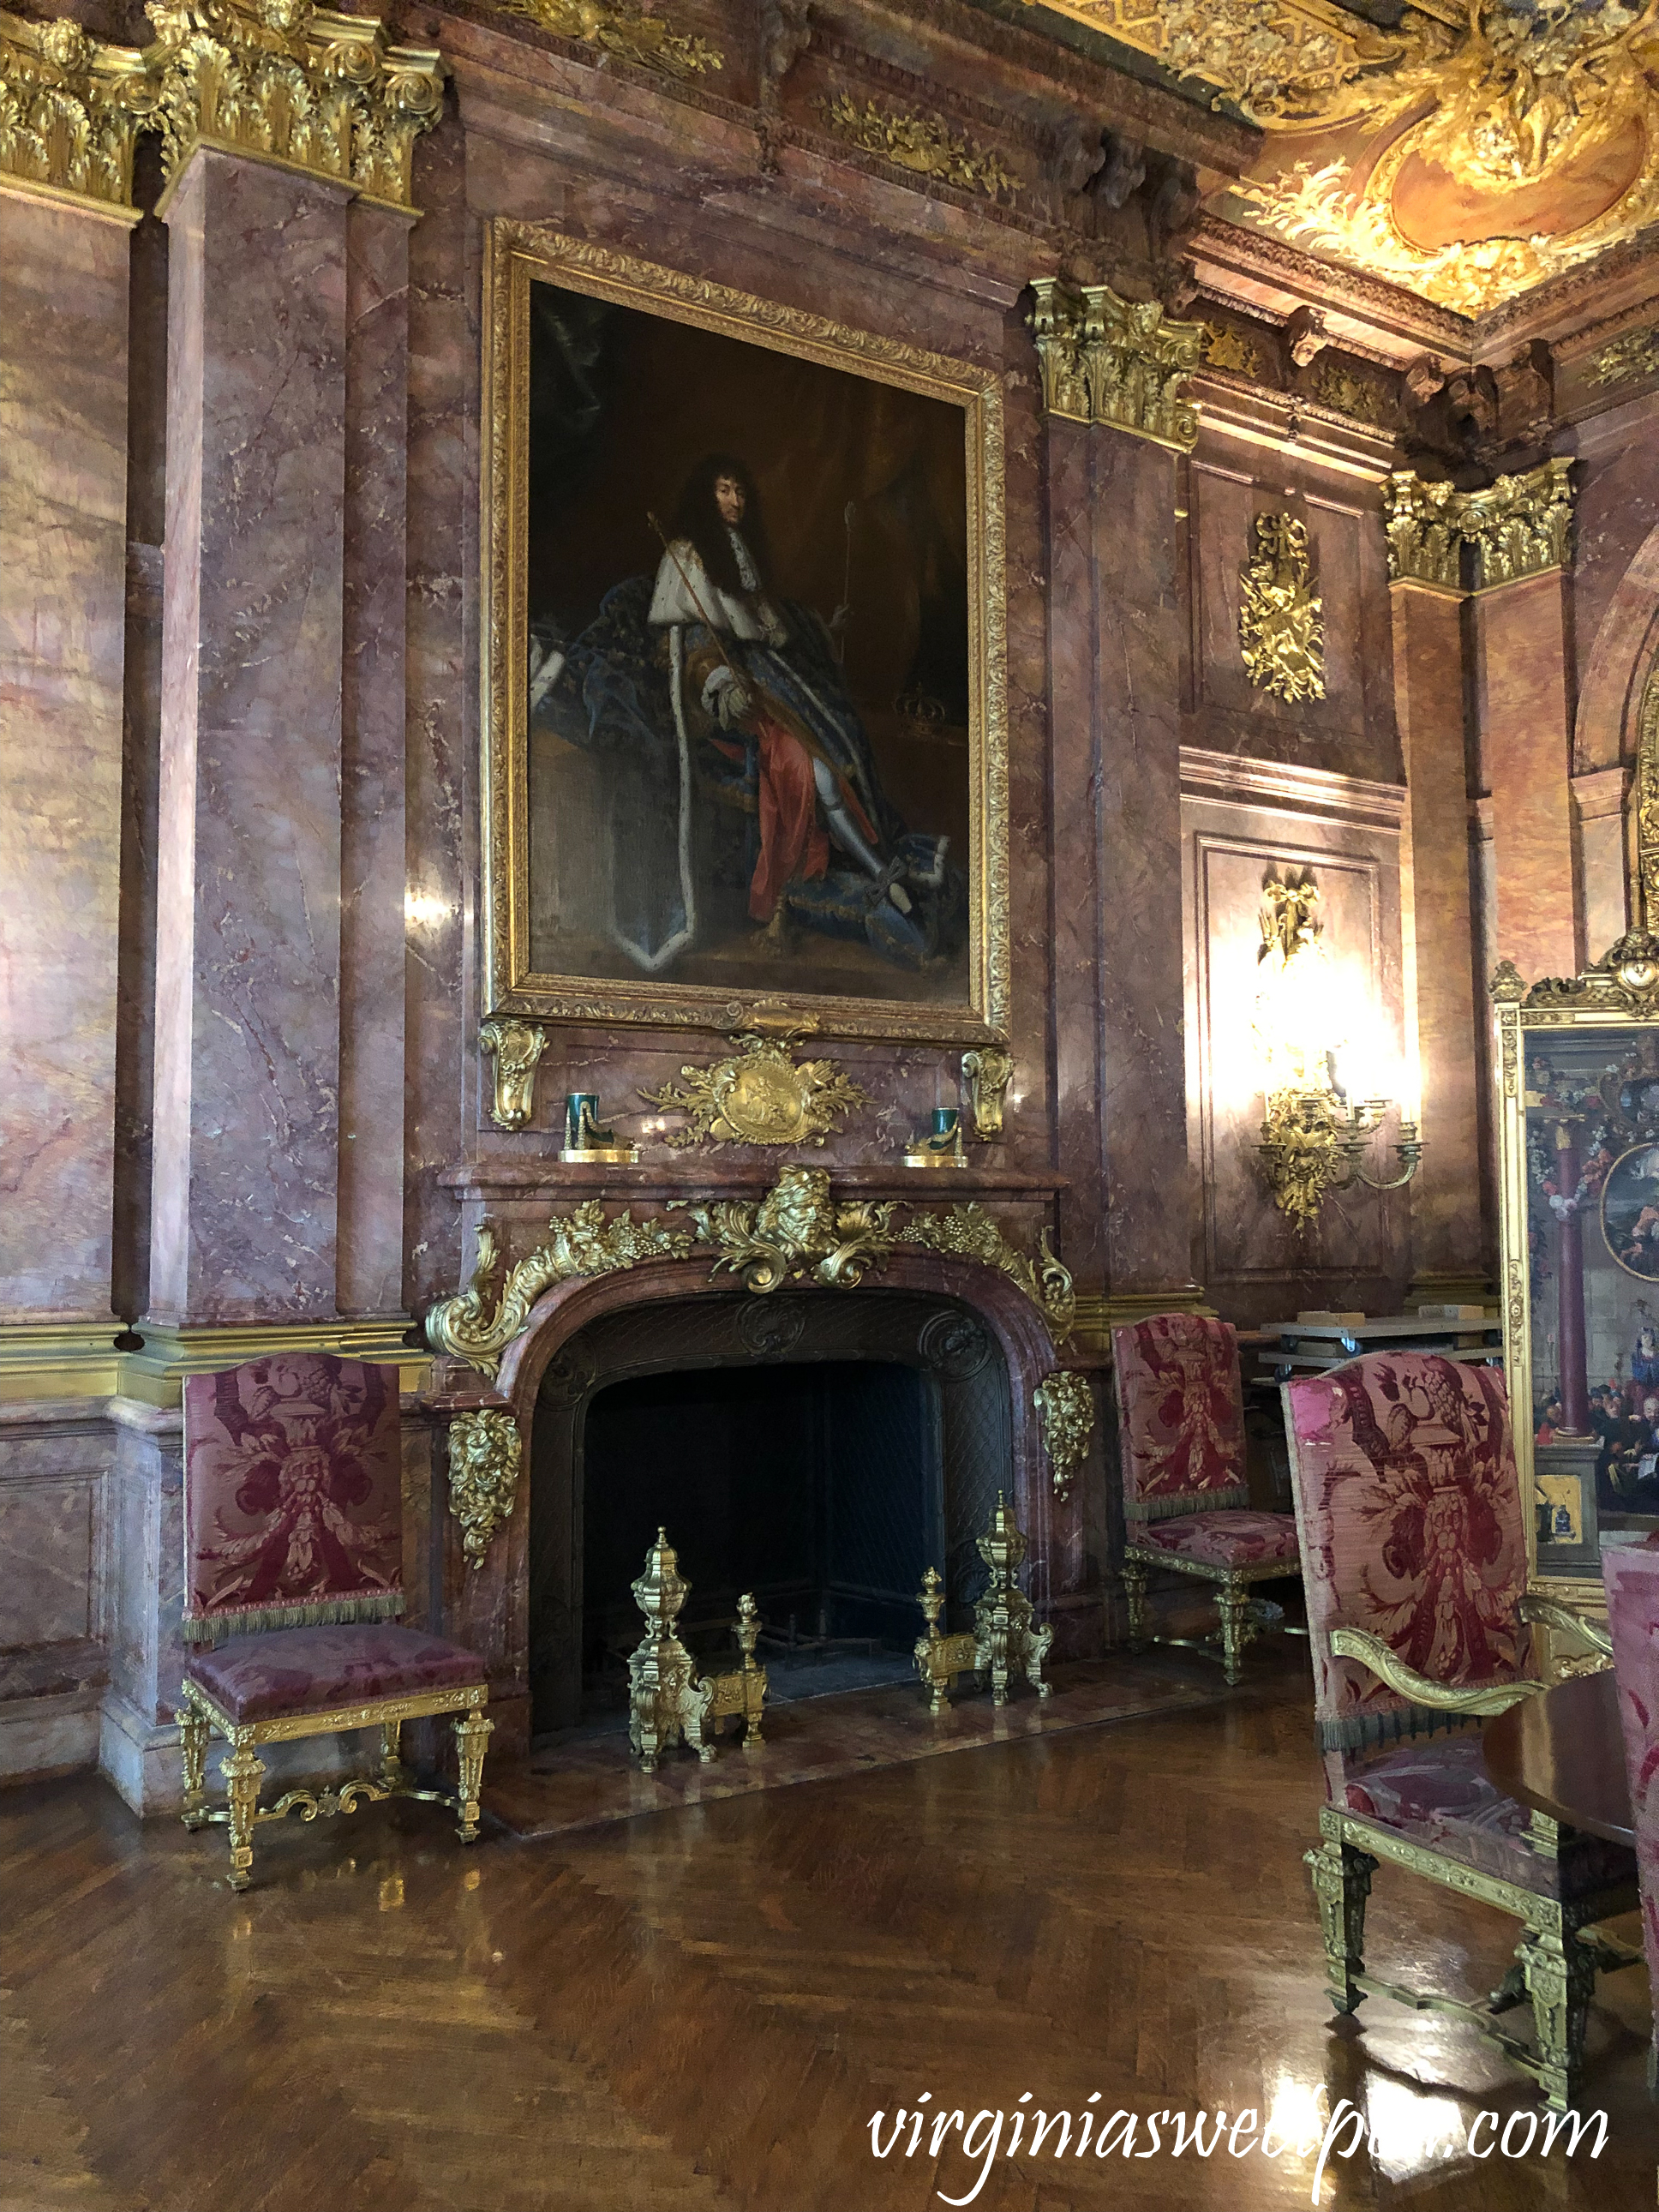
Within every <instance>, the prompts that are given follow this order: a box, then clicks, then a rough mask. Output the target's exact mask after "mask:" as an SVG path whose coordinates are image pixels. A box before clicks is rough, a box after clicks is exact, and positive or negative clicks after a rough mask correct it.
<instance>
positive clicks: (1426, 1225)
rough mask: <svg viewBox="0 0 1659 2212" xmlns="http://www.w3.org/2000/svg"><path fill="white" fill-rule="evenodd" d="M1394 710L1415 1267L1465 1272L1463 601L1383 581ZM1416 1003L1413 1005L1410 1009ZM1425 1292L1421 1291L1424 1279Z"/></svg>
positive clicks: (1475, 1126) (1471, 1107) (1468, 922)
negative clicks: (1410, 999) (1409, 1019)
mask: <svg viewBox="0 0 1659 2212" xmlns="http://www.w3.org/2000/svg"><path fill="white" fill-rule="evenodd" d="M1389 606H1390V610H1391V612H1392V617H1393V628H1394V696H1395V714H1396V717H1397V720H1398V722H1399V728H1400V746H1401V761H1402V764H1403V766H1404V769H1405V774H1406V784H1407V793H1408V796H1407V818H1406V822H1405V823H1404V825H1403V827H1404V830H1405V836H1404V840H1403V846H1404V859H1405V864H1406V865H1405V868H1404V870H1403V871H1402V873H1403V874H1404V876H1405V878H1406V881H1405V882H1404V883H1402V886H1401V889H1402V893H1403V894H1404V896H1402V901H1401V903H1402V905H1405V906H1407V912H1406V913H1405V915H1403V916H1402V920H1403V921H1404V924H1405V927H1406V930H1407V933H1408V939H1409V941H1410V942H1412V943H1413V945H1414V946H1415V963H1414V964H1415V969H1416V1006H1415V1009H1414V1011H1415V1016H1416V1027H1417V1047H1418V1056H1419V1067H1420V1073H1421V1099H1420V1104H1421V1109H1422V1110H1421V1120H1422V1126H1423V1129H1424V1132H1425V1139H1426V1149H1425V1152H1424V1155H1423V1164H1422V1165H1421V1167H1420V1168H1419V1170H1418V1173H1417V1176H1416V1179H1415V1180H1414V1181H1413V1184H1412V1186H1411V1212H1412V1259H1413V1267H1414V1269H1415V1272H1416V1274H1417V1276H1418V1277H1419V1279H1421V1278H1425V1277H1433V1276H1436V1275H1440V1276H1446V1275H1458V1274H1462V1275H1468V1274H1469V1273H1472V1272H1476V1271H1478V1269H1479V1267H1480V1265H1481V1264H1482V1256H1483V1253H1484V1250H1485V1248H1486V1237H1485V1231H1484V1225H1483V1223H1482V1220H1481V1212H1480V1101H1479V1086H1480V1058H1481V1031H1480V1024H1479V1017H1478V1016H1477V1013H1476V1003H1475V987H1474V952H1473V945H1474V897H1473V892H1472V889H1471V884H1470V871H1469V831H1468V812H1469V787H1468V759H1467V752H1466V747H1465V742H1464V728H1463V601H1462V597H1461V595H1459V594H1457V593H1455V592H1446V591H1440V590H1437V589H1436V588H1434V587H1433V586H1430V585H1425V584H1419V583H1413V582H1401V583H1397V584H1395V586H1393V588H1392V590H1391V591H1390V592H1389ZM1411 1011H1412V1010H1410V1009H1408V1013H1409V1012H1411ZM1424 1295H1425V1297H1426V1296H1427V1295H1428V1292H1427V1291H1425V1293H1424Z"/></svg>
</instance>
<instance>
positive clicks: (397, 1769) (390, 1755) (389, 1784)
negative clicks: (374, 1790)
mask: <svg viewBox="0 0 1659 2212" xmlns="http://www.w3.org/2000/svg"><path fill="white" fill-rule="evenodd" d="M402 1730H403V1723H402V1722H401V1721H382V1722H381V1723H380V1787H381V1789H382V1790H400V1789H402V1787H403V1784H404V1762H403V1760H402V1759H401V1758H399V1756H398V1738H399V1736H400V1735H401V1733H402Z"/></svg>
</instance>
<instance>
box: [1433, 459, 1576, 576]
mask: <svg viewBox="0 0 1659 2212" xmlns="http://www.w3.org/2000/svg"><path fill="white" fill-rule="evenodd" d="M1458 526H1459V528H1460V529H1461V530H1462V534H1463V536H1464V537H1465V538H1467V539H1468V542H1469V543H1470V544H1472V545H1473V546H1474V547H1475V549H1476V551H1477V554H1478V556H1479V559H1480V582H1481V585H1482V586H1483V587H1485V586H1491V585H1493V584H1512V583H1515V582H1516V581H1517V580H1519V579H1520V578H1521V577H1522V576H1539V575H1542V574H1544V572H1545V571H1546V570H1547V569H1550V568H1565V566H1566V564H1567V562H1568V561H1569V560H1570V559H1571V553H1572V463H1571V461H1570V460H1560V459H1557V460H1552V461H1546V462H1545V463H1544V464H1543V465H1542V466H1541V468H1536V469H1529V470H1528V471H1527V473H1526V474H1525V475H1524V476H1512V477H1498V479H1497V481H1496V482H1495V483H1492V484H1489V485H1488V486H1487V487H1486V490H1484V491H1471V492H1466V493H1464V494H1463V495H1462V506H1461V511H1460V519H1459V525H1458Z"/></svg>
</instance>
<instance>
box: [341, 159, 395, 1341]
mask: <svg viewBox="0 0 1659 2212" xmlns="http://www.w3.org/2000/svg"><path fill="white" fill-rule="evenodd" d="M410 221H411V218H410V217H409V216H404V215H399V214H398V213H397V212H396V211H395V210H392V209H389V208H380V207H369V206H366V205H365V204H363V203H362V202H361V201H359V202H357V203H356V204H354V205H353V207H352V208H351V210H350V211H349V216H348V219H347V228H346V359H345V531H344V562H345V567H344V585H345V596H344V637H343V653H342V658H341V673H342V686H341V706H342V719H341V793H340V804H341V816H340V869H341V914H340V938H341V943H340V1152H339V1199H338V1249H337V1302H338V1306H339V1310H340V1311H341V1312H342V1313H343V1314H352V1315H357V1316H385V1315H392V1314H397V1313H400V1312H401V1311H402V1310H403V1257H404V1146H403V1126H404V927H405V924H404V886H405V876H406V865H405V858H404V716H405V712H406V702H405V686H404V607H405V602H406V598H407V578H408V478H409V464H408V438H409V232H410Z"/></svg>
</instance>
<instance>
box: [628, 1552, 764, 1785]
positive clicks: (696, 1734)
mask: <svg viewBox="0 0 1659 2212" xmlns="http://www.w3.org/2000/svg"><path fill="white" fill-rule="evenodd" d="M632 1588H633V1592H634V1602H635V1604H636V1605H637V1606H638V1607H639V1609H640V1611H641V1613H643V1614H644V1615H645V1634H644V1637H643V1638H641V1642H640V1645H639V1648H638V1650H635V1651H634V1652H633V1653H631V1654H630V1656H629V1662H628V1685H629V1688H628V1709H629V1712H628V1741H629V1747H630V1748H631V1750H632V1751H633V1753H634V1756H635V1759H638V1760H639V1762H640V1765H641V1766H642V1767H643V1768H644V1769H645V1771H646V1772H647V1774H654V1773H655V1772H656V1771H657V1761H658V1759H660V1758H661V1756H662V1754H663V1753H664V1752H665V1751H669V1750H671V1749H672V1748H673V1747H674V1745H675V1744H677V1743H679V1742H682V1741H684V1742H685V1743H687V1744H689V1745H690V1747H691V1749H692V1750H693V1751H695V1752H696V1754H697V1757H698V1758H699V1759H701V1760H702V1764H703V1765H705V1766H707V1765H708V1763H709V1761H710V1760H711V1759H713V1758H714V1743H713V1741H711V1739H710V1738H709V1736H708V1735H707V1734H706V1733H705V1731H706V1730H707V1729H708V1727H709V1726H710V1724H711V1723H714V1721H717V1720H720V1719H722V1718H723V1717H725V1716H726V1714H728V1713H736V1714H738V1716H739V1717H741V1719H742V1721H743V1747H744V1750H745V1751H757V1750H758V1749H759V1748H760V1746H761V1742H762V1740H763V1739H762V1736H761V1714H762V1712H763V1710H764V1707H765V1705H766V1669H765V1668H763V1667H757V1665H756V1663H755V1646H756V1644H757V1642H758V1641H759V1639H760V1626H761V1624H760V1614H759V1613H758V1612H757V1610H756V1607H755V1601H754V1598H753V1596H752V1595H750V1594H749V1593H748V1592H745V1593H744V1595H743V1596H742V1597H740V1598H739V1599H738V1632H737V1633H738V1650H740V1651H741V1652H742V1654H743V1663H742V1665H741V1666H740V1667H737V1668H732V1669H731V1670H730V1671H729V1672H727V1673H726V1674H713V1675H709V1674H702V1675H699V1674H697V1672H696V1661H695V1660H694V1659H693V1658H692V1656H691V1654H690V1652H689V1651H688V1650H686V1648H685V1646H684V1644H682V1643H681V1641H680V1639H679V1636H678V1632H677V1630H676V1626H675V1624H676V1622H677V1621H678V1619H679V1616H680V1609H681V1607H683V1606H684V1603H685V1601H686V1599H687V1598H688V1597H689V1596H690V1595H691V1585H690V1583H688V1582H687V1581H685V1579H684V1577H683V1576H682V1575H681V1574H680V1571H679V1559H678V1553H676V1552H675V1550H674V1547H673V1546H672V1545H671V1543H670V1542H669V1541H668V1531H667V1530H666V1529H665V1528H659V1529H658V1531H657V1541H656V1542H655V1543H654V1544H653V1546H652V1547H651V1548H650V1550H649V1551H648V1552H647V1553H646V1555H645V1572H644V1573H643V1574H642V1575H641V1577H640V1578H639V1580H638V1581H637V1582H636V1583H634V1584H633V1585H632Z"/></svg>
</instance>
